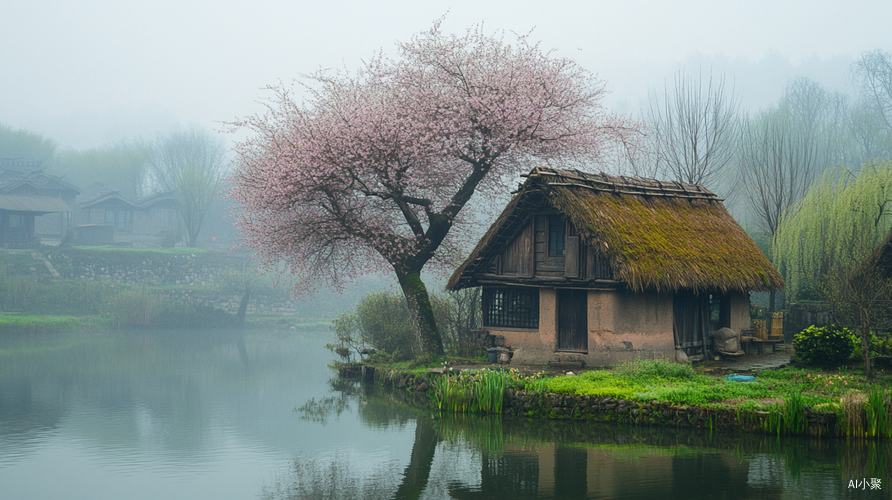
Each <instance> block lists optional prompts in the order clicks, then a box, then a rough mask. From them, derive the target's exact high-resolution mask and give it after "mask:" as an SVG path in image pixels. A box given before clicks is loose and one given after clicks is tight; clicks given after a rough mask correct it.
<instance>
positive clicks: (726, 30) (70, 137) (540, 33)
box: [0, 0, 892, 148]
mask: <svg viewBox="0 0 892 500" xmlns="http://www.w3.org/2000/svg"><path fill="white" fill-rule="evenodd" d="M0 12H2V17H3V18H4V19H6V20H7V22H6V23H4V28H3V30H2V31H0V42H2V44H3V46H4V47H5V49H4V50H3V51H2V52H0V68H3V78H0V124H4V125H6V126H9V127H13V128H26V129H29V130H31V131H34V132H37V133H40V134H43V135H44V136H47V137H50V138H52V139H54V140H56V141H57V142H58V143H59V145H60V146H61V147H63V148H65V147H74V148H88V147H97V146H101V145H104V144H108V143H109V142H114V141H118V140H121V139H130V138H133V137H137V136H153V135H154V134H155V133H156V132H158V131H167V130H169V129H171V127H174V126H175V125H177V124H179V125H180V126H194V125H197V126H199V127H202V128H216V129H219V128H221V124H220V122H222V121H227V120H232V119H234V118H236V117H239V116H245V115H248V114H252V113H255V112H258V111H259V110H261V109H262V108H261V107H260V104H258V100H259V99H262V98H263V97H264V96H265V94H264V92H263V91H262V90H261V88H262V87H264V86H266V85H270V84H277V83H278V82H280V81H282V82H289V81H291V80H292V79H294V78H297V77H299V76H300V75H301V74H303V73H307V72H310V71H313V70H315V69H317V68H320V67H324V68H338V67H340V68H346V69H355V68H357V67H358V66H359V65H360V64H361V61H362V60H363V59H364V58H368V57H370V56H371V54H372V53H373V51H375V50H383V51H385V52H390V51H392V50H393V47H394V42H395V41H404V40H407V39H408V38H409V37H410V36H411V35H412V34H413V33H417V32H419V31H422V30H424V29H427V28H429V27H430V26H431V25H432V23H433V21H434V20H435V19H437V18H439V17H441V16H443V15H445V16H446V20H445V23H444V27H445V30H446V31H452V32H461V31H463V30H464V29H466V28H468V27H470V26H471V25H473V24H474V23H478V22H481V21H483V22H485V26H486V29H487V30H490V31H496V30H504V31H506V32H508V33H509V35H508V36H509V37H510V32H517V33H527V32H529V31H530V30H533V35H532V37H533V39H535V40H541V42H542V46H543V48H546V49H553V50H554V51H555V52H554V53H555V54H556V55H562V56H569V57H572V58H574V59H575V60H576V61H577V62H578V63H580V64H581V65H582V66H583V67H585V68H586V69H588V70H590V71H592V72H594V73H596V74H598V76H599V77H600V78H602V79H603V80H605V81H606V82H607V88H608V90H610V91H611V94H610V95H609V96H608V98H607V99H606V101H605V104H606V105H607V107H608V108H610V109H613V110H614V111H617V112H621V113H637V110H638V107H639V105H640V103H641V102H642V101H643V100H644V99H646V96H647V92H648V88H660V87H662V85H663V82H664V81H665V80H667V79H669V80H671V78H672V75H673V73H675V72H676V71H678V70H679V69H681V68H686V69H688V70H691V69H695V70H698V71H699V70H700V68H703V70H704V71H710V70H711V71H712V72H715V73H725V74H727V75H728V77H729V80H732V81H733V82H734V85H735V88H736V89H737V91H738V93H739V94H740V97H741V99H742V101H743V105H744V107H747V108H751V109H756V108H759V107H763V106H765V105H767V104H769V103H771V102H773V101H775V100H776V99H777V98H778V97H779V96H780V95H781V93H782V91H783V88H784V86H785V85H786V84H787V82H789V81H790V79H792V78H794V77H796V76H806V77H809V78H812V79H815V80H818V81H820V82H821V83H822V84H823V85H824V86H825V87H827V88H829V89H832V90H839V91H850V90H851V89H850V88H848V87H851V86H852V83H851V78H850V76H849V75H850V66H851V63H852V61H853V60H854V59H855V58H857V57H858V55H859V54H861V53H862V52H864V51H867V50H871V49H875V48H883V49H886V50H888V49H889V48H890V42H889V38H888V20H889V19H892V3H890V2H887V1H883V0H876V1H864V2H857V3H856V4H851V5H845V6H844V5H842V3H841V2H768V1H754V2H746V3H744V4H740V5H737V6H734V7H728V6H727V4H725V3H724V2H683V3H671V4H666V3H663V2H579V1H558V2H530V1H526V2H510V3H509V2H489V3H487V4H485V5H481V4H480V3H479V2H473V1H470V0H467V1H452V2H445V1H434V2H423V3H418V2H397V1H392V0H389V1H385V2H380V1H379V2H359V1H352V2H312V3H311V2H287V1H272V0H266V1H257V2H250V3H248V2H231V1H230V2H225V1H224V2H220V1H217V2H210V1H180V2H154V3H151V4H146V3H144V2H135V1H116V2H104V1H97V0H86V1H79V2H67V1H37V2H12V3H6V4H4V6H3V7H0ZM227 139H228V140H232V139H233V137H231V136H230V137H228V138H227ZM236 139H237V137H236Z"/></svg>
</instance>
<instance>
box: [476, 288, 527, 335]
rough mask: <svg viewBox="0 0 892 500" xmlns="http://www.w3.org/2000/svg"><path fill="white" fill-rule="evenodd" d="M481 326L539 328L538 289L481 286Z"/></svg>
mask: <svg viewBox="0 0 892 500" xmlns="http://www.w3.org/2000/svg"><path fill="white" fill-rule="evenodd" d="M483 326H489V327H507V328H530V329H538V328H539V289H538V288H524V287H488V286H487V287H483Z"/></svg>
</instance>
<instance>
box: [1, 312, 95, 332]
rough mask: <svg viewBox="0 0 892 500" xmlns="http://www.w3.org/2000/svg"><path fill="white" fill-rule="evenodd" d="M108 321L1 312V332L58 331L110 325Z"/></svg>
mask: <svg viewBox="0 0 892 500" xmlns="http://www.w3.org/2000/svg"><path fill="white" fill-rule="evenodd" d="M107 323H108V321H107V319H103V318H89V317H88V318H85V317H79V316H31V315H28V316H26V315H9V314H0V332H3V333H19V332H25V333H31V332H58V331H64V330H75V329H84V328H104V327H107V326H108V325H107Z"/></svg>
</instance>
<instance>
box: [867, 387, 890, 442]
mask: <svg viewBox="0 0 892 500" xmlns="http://www.w3.org/2000/svg"><path fill="white" fill-rule="evenodd" d="M890 411H892V401H890V396H889V395H887V394H886V391H885V389H884V388H882V387H880V386H879V385H872V386H871V387H870V390H869V391H868V393H867V403H866V405H865V412H866V414H867V419H866V421H867V422H866V423H867V429H865V430H866V434H867V436H868V437H884V438H886V439H889V438H892V416H890V415H889V413H890Z"/></svg>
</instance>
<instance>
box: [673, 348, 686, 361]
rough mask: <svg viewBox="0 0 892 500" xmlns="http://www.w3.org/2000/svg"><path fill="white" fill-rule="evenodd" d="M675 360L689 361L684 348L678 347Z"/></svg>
mask: <svg viewBox="0 0 892 500" xmlns="http://www.w3.org/2000/svg"><path fill="white" fill-rule="evenodd" d="M675 361H677V362H679V363H687V362H688V355H687V354H686V353H685V352H684V349H676V350H675Z"/></svg>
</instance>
